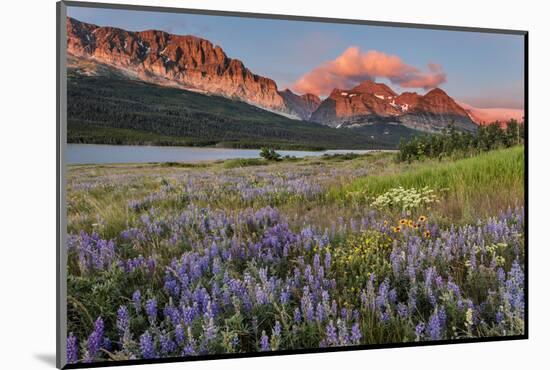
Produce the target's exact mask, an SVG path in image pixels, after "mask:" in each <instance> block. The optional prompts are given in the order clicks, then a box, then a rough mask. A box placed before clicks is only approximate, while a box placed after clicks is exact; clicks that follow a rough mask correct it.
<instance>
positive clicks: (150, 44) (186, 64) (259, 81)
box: [67, 17, 286, 111]
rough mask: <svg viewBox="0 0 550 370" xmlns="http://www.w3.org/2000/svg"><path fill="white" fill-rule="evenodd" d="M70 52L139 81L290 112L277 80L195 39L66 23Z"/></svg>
mask: <svg viewBox="0 0 550 370" xmlns="http://www.w3.org/2000/svg"><path fill="white" fill-rule="evenodd" d="M67 52H68V54H69V55H71V56H75V57H79V58H88V59H92V60H95V61H98V62H100V63H103V64H107V65H110V66H112V67H116V68H118V69H121V70H123V71H124V72H125V73H129V74H133V75H135V76H136V77H137V78H139V79H141V80H143V81H148V82H152V83H156V84H161V85H166V86H178V87H182V88H188V89H195V90H199V91H203V92H208V93H212V94H218V95H222V96H225V97H229V98H232V99H238V100H242V101H245V102H248V103H250V104H254V105H258V106H262V107H265V108H267V109H272V110H280V111H284V110H285V109H286V107H285V104H284V101H283V98H282V97H281V96H280V95H279V93H278V91H277V85H276V83H275V81H273V80H271V79H269V78H265V77H262V76H259V75H256V74H254V73H252V72H251V71H250V70H249V69H248V68H246V67H245V66H244V64H243V63H242V62H241V61H240V60H238V59H232V58H229V57H228V56H227V55H226V54H225V53H224V51H223V50H222V49H221V48H220V47H219V46H214V45H213V44H212V43H211V42H210V41H208V40H205V39H201V38H198V37H195V36H180V35H172V34H169V33H167V32H163V31H156V30H149V31H142V32H130V31H126V30H123V29H119V28H114V27H99V26H96V25H93V24H88V23H84V22H80V21H78V20H76V19H73V18H70V17H68V18H67Z"/></svg>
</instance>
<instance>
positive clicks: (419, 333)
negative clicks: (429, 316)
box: [414, 322, 426, 339]
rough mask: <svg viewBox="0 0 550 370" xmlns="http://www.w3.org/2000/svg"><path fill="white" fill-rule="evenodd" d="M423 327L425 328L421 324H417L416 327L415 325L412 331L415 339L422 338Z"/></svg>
mask: <svg viewBox="0 0 550 370" xmlns="http://www.w3.org/2000/svg"><path fill="white" fill-rule="evenodd" d="M425 327H426V325H424V323H423V322H421V323H418V325H416V327H415V329H414V333H415V334H416V338H417V339H420V338H421V337H422V334H424V329H425Z"/></svg>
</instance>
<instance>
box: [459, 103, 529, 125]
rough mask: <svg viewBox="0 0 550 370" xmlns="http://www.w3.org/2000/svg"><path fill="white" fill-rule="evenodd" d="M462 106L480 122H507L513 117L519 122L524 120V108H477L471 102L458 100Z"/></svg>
mask: <svg viewBox="0 0 550 370" xmlns="http://www.w3.org/2000/svg"><path fill="white" fill-rule="evenodd" d="M457 103H458V104H459V105H460V106H461V107H462V108H464V109H465V110H466V111H467V112H468V113H470V116H471V117H472V119H473V120H474V121H475V122H477V123H478V124H484V123H485V124H488V123H492V122H495V121H500V122H507V121H509V120H511V119H515V120H516V121H518V122H521V121H523V117H524V114H525V113H524V111H523V109H515V108H477V107H474V106H472V105H470V104H467V103H463V102H457Z"/></svg>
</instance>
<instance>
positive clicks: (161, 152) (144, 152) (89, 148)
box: [67, 144, 371, 164]
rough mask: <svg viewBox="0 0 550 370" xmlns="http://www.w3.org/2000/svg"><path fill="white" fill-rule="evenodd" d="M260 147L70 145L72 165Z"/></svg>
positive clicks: (204, 156)
mask: <svg viewBox="0 0 550 370" xmlns="http://www.w3.org/2000/svg"><path fill="white" fill-rule="evenodd" d="M277 152H278V153H280V154H281V155H283V156H285V155H290V156H296V157H306V156H320V155H323V154H336V153H359V154H361V153H368V152H371V150H326V151H322V152H308V151H298V150H278V151H277ZM259 157H260V150H259V149H222V148H193V147H170V146H137V145H96V144H68V145H67V163H68V164H99V163H147V162H200V161H213V160H218V159H231V158H259Z"/></svg>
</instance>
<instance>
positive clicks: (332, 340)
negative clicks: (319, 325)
mask: <svg viewBox="0 0 550 370" xmlns="http://www.w3.org/2000/svg"><path fill="white" fill-rule="evenodd" d="M325 336H326V342H327V344H328V345H329V346H335V345H337V344H338V334H337V333H336V328H335V327H334V324H333V323H332V320H330V321H329V323H328V325H327V327H326V328H325Z"/></svg>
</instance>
